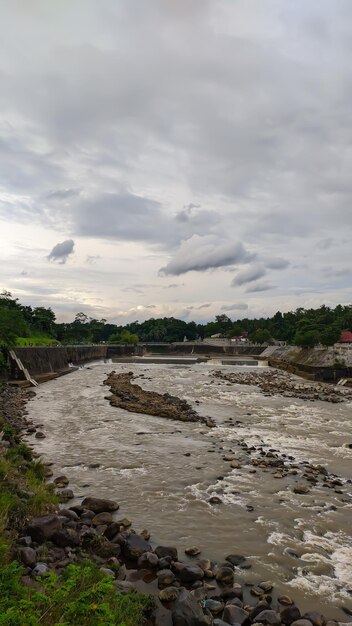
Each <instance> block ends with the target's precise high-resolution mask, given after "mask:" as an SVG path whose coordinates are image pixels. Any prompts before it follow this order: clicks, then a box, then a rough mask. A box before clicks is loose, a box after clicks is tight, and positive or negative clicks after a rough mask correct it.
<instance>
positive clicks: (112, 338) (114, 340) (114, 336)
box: [108, 333, 121, 343]
mask: <svg viewBox="0 0 352 626" xmlns="http://www.w3.org/2000/svg"><path fill="white" fill-rule="evenodd" d="M120 339H121V335H120V334H119V333H112V335H110V337H109V339H108V342H109V343H119V341H120Z"/></svg>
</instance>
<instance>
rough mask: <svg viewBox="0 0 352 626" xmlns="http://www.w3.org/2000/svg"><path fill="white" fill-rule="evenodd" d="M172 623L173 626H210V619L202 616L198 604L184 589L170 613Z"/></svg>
mask: <svg viewBox="0 0 352 626" xmlns="http://www.w3.org/2000/svg"><path fill="white" fill-rule="evenodd" d="M172 623H173V626H211V623H212V619H211V618H210V617H208V616H207V615H204V613H203V610H202V608H201V606H200V604H199V602H198V601H197V600H196V599H195V598H194V597H193V596H192V595H191V594H190V593H189V592H188V591H186V590H185V589H184V590H182V591H181V593H180V594H179V596H178V598H177V600H176V604H175V608H174V610H173V611H172Z"/></svg>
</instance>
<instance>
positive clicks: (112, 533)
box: [93, 514, 121, 541]
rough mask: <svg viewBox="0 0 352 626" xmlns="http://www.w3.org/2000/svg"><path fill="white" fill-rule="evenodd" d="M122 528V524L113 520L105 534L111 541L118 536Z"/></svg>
mask: <svg viewBox="0 0 352 626" xmlns="http://www.w3.org/2000/svg"><path fill="white" fill-rule="evenodd" d="M98 515H99V514H98ZM93 519H94V518H93ZM120 529H121V526H120V524H118V523H117V522H112V524H109V525H108V527H107V528H106V530H105V531H104V535H105V537H106V538H107V539H109V541H112V540H113V539H114V538H115V537H116V535H118V534H119V532H120Z"/></svg>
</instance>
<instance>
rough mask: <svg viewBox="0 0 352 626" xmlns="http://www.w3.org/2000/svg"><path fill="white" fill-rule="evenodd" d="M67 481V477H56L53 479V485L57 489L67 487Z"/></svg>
mask: <svg viewBox="0 0 352 626" xmlns="http://www.w3.org/2000/svg"><path fill="white" fill-rule="evenodd" d="M69 482H70V481H69V479H68V478H67V476H58V477H57V478H54V483H55V485H57V486H58V487H67V485H68V484H69Z"/></svg>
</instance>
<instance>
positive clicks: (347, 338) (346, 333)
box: [339, 330, 352, 343]
mask: <svg viewBox="0 0 352 626" xmlns="http://www.w3.org/2000/svg"><path fill="white" fill-rule="evenodd" d="M339 343H352V333H351V331H350V330H343V331H342V333H341V335H340V339H339Z"/></svg>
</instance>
